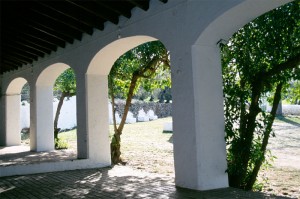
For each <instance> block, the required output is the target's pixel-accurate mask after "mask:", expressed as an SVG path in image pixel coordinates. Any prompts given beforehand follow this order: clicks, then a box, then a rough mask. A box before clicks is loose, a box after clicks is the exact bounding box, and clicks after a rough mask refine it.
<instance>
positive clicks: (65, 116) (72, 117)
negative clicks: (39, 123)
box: [21, 96, 77, 129]
mask: <svg viewBox="0 0 300 199" xmlns="http://www.w3.org/2000/svg"><path fill="white" fill-rule="evenodd" d="M57 105H58V100H57V99H54V101H53V120H54V117H55V113H56V109H57ZM29 110H30V104H28V103H27V102H26V101H23V102H22V103H21V128H28V127H29V126H30V125H29V124H30V121H29V117H30V115H29V114H30V113H29ZM57 125H58V128H61V129H71V128H73V127H75V126H77V121H76V97H75V96H74V97H71V98H70V99H65V101H64V104H63V106H62V109H61V111H60V116H59V120H58V124H57Z"/></svg>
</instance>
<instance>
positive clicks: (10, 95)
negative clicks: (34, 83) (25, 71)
mask: <svg viewBox="0 0 300 199" xmlns="http://www.w3.org/2000/svg"><path fill="white" fill-rule="evenodd" d="M26 82H27V80H26V79H24V78H22V77H18V78H16V79H14V80H12V81H11V82H10V84H9V85H8V87H7V89H6V96H5V102H6V110H5V118H6V121H5V122H6V124H5V129H6V138H5V144H6V146H14V145H20V144H21V123H20V111H21V91H22V88H23V86H24V85H25V84H26Z"/></svg>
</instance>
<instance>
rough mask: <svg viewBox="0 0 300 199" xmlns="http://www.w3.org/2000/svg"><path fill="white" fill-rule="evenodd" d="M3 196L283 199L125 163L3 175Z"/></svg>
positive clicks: (0, 182)
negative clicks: (180, 182)
mask: <svg viewBox="0 0 300 199" xmlns="http://www.w3.org/2000/svg"><path fill="white" fill-rule="evenodd" d="M0 198H1V199H6V198H24V199H26V198H55V199H57V198H107V199H108V198H118V199H122V198H151V199H153V198H155V199H160V198H161V199H163V198H178V199H179V198H180V199H181V198H182V199H187V198H190V199H192V198H195V199H196V198H197V199H204V198H205V199H216V198H224V199H233V198H235V199H239V198H241V199H248V198H255V199H260V198H261V199H262V198H264V199H267V198H269V199H280V198H282V199H284V198H286V197H276V196H269V195H266V194H263V193H257V192H245V191H241V190H238V189H233V188H225V189H216V190H210V191H194V190H188V189H179V188H176V187H175V183H174V178H172V177H165V176H161V175H156V174H149V173H144V172H141V171H138V170H133V169H131V168H128V167H126V166H115V167H114V168H109V167H108V168H102V169H85V170H74V171H63V172H53V173H43V174H33V175H26V176H12V177H2V178H0Z"/></svg>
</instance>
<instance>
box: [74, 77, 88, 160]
mask: <svg viewBox="0 0 300 199" xmlns="http://www.w3.org/2000/svg"><path fill="white" fill-rule="evenodd" d="M85 86H86V84H85V74H84V73H83V74H76V110H77V158H78V159H87V158H88V132H87V119H86V118H87V117H86V114H87V113H86V112H87V105H86V93H87V92H86V89H85V88H86V87H85Z"/></svg>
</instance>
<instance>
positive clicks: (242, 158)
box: [229, 81, 262, 188]
mask: <svg viewBox="0 0 300 199" xmlns="http://www.w3.org/2000/svg"><path fill="white" fill-rule="evenodd" d="M261 89H262V82H260V81H257V82H254V83H253V84H252V96H251V104H250V107H249V113H248V114H246V115H245V120H243V123H244V124H243V125H245V128H242V129H240V141H239V142H238V144H236V145H234V146H233V147H234V149H233V151H235V152H236V153H235V154H234V156H235V164H237V165H239V166H240V172H239V173H231V174H230V175H229V184H230V186H231V187H236V188H244V184H243V180H244V179H245V177H246V175H247V168H248V163H249V160H250V153H251V146H252V141H253V132H254V131H255V127H256V125H255V121H256V116H257V114H258V113H259V112H260V108H259V98H260V93H261ZM241 120H242V119H241Z"/></svg>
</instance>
